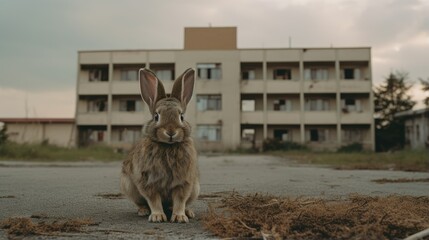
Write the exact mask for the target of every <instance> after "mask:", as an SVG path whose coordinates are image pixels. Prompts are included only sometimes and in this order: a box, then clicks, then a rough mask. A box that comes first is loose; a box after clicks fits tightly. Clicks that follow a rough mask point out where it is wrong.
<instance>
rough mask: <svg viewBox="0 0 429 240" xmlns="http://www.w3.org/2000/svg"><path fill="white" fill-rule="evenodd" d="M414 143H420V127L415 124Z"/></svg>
mask: <svg viewBox="0 0 429 240" xmlns="http://www.w3.org/2000/svg"><path fill="white" fill-rule="evenodd" d="M416 141H417V142H419V141H420V126H419V125H418V124H416Z"/></svg>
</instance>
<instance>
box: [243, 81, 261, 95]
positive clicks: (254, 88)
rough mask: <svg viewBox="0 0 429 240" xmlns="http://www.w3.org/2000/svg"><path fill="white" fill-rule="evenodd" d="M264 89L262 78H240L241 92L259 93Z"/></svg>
mask: <svg viewBox="0 0 429 240" xmlns="http://www.w3.org/2000/svg"><path fill="white" fill-rule="evenodd" d="M263 89H264V81H263V80H242V81H241V92H242V93H261V92H263Z"/></svg>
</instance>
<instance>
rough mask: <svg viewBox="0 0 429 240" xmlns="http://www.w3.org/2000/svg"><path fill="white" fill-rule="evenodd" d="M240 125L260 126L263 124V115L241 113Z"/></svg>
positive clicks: (258, 113)
mask: <svg viewBox="0 0 429 240" xmlns="http://www.w3.org/2000/svg"><path fill="white" fill-rule="evenodd" d="M241 123H242V124H262V123H264V113H263V112H262V111H254V112H241Z"/></svg>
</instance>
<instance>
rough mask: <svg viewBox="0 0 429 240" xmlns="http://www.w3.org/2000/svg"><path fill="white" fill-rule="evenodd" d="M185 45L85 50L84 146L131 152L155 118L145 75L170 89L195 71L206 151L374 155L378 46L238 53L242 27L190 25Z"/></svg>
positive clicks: (195, 103)
mask: <svg viewBox="0 0 429 240" xmlns="http://www.w3.org/2000/svg"><path fill="white" fill-rule="evenodd" d="M184 42H185V44H184V46H185V47H184V49H177V50H110V51H80V52H79V53H78V69H77V72H78V74H77V76H78V77H77V106H76V126H77V129H78V145H80V146H82V145H87V144H90V143H92V142H102V143H105V144H108V145H111V146H114V147H118V148H129V147H130V146H131V145H132V144H133V143H134V142H135V141H136V140H138V139H139V138H140V134H141V129H142V126H143V123H144V122H145V121H146V120H148V119H149V118H150V117H151V116H150V113H149V111H148V109H147V106H146V105H145V104H144V103H143V102H142V100H141V97H140V89H139V83H138V70H139V69H140V68H142V67H146V68H150V69H151V70H153V71H154V72H155V73H156V74H157V75H158V77H159V78H160V79H161V80H162V82H163V84H164V86H165V88H166V91H167V92H169V91H171V88H172V83H173V79H175V77H177V76H178V75H180V74H181V73H182V72H183V71H184V70H185V69H187V68H189V67H192V68H195V69H196V72H197V76H196V78H197V79H196V83H195V90H194V98H193V100H192V101H191V102H190V104H189V106H188V109H187V113H186V118H187V119H188V121H189V122H190V123H191V124H192V127H193V134H194V138H195V139H196V140H197V141H196V142H197V144H198V148H199V149H201V150H225V149H235V148H238V147H250V146H254V147H261V145H262V142H263V140H264V139H267V138H277V139H280V140H284V141H293V142H297V143H301V144H305V145H308V146H309V147H310V148H314V149H336V148H338V147H341V146H343V145H348V144H351V143H355V142H358V143H362V144H363V146H364V147H365V148H366V149H374V123H373V109H374V106H373V95H372V90H371V88H372V78H371V49H370V48H368V47H363V48H283V49H238V48H237V35H236V28H234V27H226V28H214V27H213V28H212V27H210V28H185V41H184Z"/></svg>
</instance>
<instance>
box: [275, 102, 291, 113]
mask: <svg viewBox="0 0 429 240" xmlns="http://www.w3.org/2000/svg"><path fill="white" fill-rule="evenodd" d="M274 111H288V112H289V111H292V100H290V99H279V100H275V101H274Z"/></svg>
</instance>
